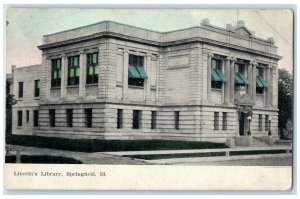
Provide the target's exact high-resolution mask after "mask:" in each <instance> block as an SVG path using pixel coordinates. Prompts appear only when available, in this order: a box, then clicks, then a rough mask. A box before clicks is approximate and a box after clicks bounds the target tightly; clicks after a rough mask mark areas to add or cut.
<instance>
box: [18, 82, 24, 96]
mask: <svg viewBox="0 0 300 199" xmlns="http://www.w3.org/2000/svg"><path fill="white" fill-rule="evenodd" d="M23 96H24V82H18V98H23Z"/></svg>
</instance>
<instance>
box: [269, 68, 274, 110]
mask: <svg viewBox="0 0 300 199" xmlns="http://www.w3.org/2000/svg"><path fill="white" fill-rule="evenodd" d="M273 80H274V78H273V66H272V65H271V66H270V82H268V86H269V87H268V89H269V91H270V95H269V99H270V102H269V105H270V107H273Z"/></svg>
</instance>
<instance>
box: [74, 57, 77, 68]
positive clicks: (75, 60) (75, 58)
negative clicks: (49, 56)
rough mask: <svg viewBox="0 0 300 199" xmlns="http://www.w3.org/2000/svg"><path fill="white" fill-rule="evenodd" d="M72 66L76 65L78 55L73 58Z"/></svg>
mask: <svg viewBox="0 0 300 199" xmlns="http://www.w3.org/2000/svg"><path fill="white" fill-rule="evenodd" d="M73 66H78V57H74V58H73Z"/></svg>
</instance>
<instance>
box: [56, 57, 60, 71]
mask: <svg viewBox="0 0 300 199" xmlns="http://www.w3.org/2000/svg"><path fill="white" fill-rule="evenodd" d="M60 66H61V65H60V59H57V61H56V68H59V69H60Z"/></svg>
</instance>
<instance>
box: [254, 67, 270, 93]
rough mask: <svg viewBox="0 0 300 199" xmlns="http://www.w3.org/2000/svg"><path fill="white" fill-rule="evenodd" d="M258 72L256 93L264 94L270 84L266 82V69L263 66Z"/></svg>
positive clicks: (258, 68)
mask: <svg viewBox="0 0 300 199" xmlns="http://www.w3.org/2000/svg"><path fill="white" fill-rule="evenodd" d="M256 70H257V75H256V93H259V94H263V93H264V89H265V88H268V83H267V82H266V81H265V80H264V68H263V66H259V67H257V68H256Z"/></svg>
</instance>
